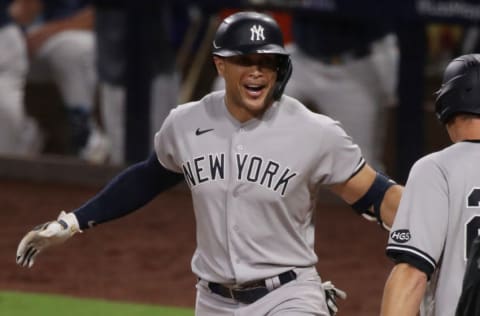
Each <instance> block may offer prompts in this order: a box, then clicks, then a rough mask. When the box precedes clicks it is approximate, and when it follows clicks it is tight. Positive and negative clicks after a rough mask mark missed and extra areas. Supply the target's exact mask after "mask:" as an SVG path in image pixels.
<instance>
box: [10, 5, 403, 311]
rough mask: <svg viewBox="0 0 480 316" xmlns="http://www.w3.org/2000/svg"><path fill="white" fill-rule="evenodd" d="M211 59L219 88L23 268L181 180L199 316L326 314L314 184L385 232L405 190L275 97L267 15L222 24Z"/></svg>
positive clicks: (32, 235) (278, 83)
mask: <svg viewBox="0 0 480 316" xmlns="http://www.w3.org/2000/svg"><path fill="white" fill-rule="evenodd" d="M213 55H214V57H213V59H214V62H215V66H216V68H217V70H218V72H219V74H220V75H221V76H222V77H224V78H225V82H226V85H225V86H226V90H224V91H218V92H214V93H211V94H208V95H207V96H205V97H204V98H203V99H201V100H200V101H197V102H191V103H187V104H184V105H180V106H178V107H176V108H175V109H174V110H172V111H171V113H170V115H169V116H168V117H167V119H166V120H165V122H164V124H163V125H162V127H161V129H160V131H159V132H158V133H157V134H156V136H155V151H156V152H155V153H154V154H152V156H151V157H149V158H148V159H147V160H146V161H144V162H141V163H138V164H135V165H133V166H131V167H130V168H128V169H127V170H126V171H124V172H123V173H121V174H120V175H119V176H117V177H116V178H115V179H113V180H112V182H111V183H110V184H108V185H107V187H106V188H105V189H104V190H103V191H101V192H100V193H99V194H98V195H96V196H95V197H93V198H92V199H91V200H89V201H88V202H87V203H86V204H84V205H83V206H81V207H80V208H78V209H77V210H75V211H73V212H70V213H64V212H62V213H61V214H60V216H59V217H58V219H57V220H56V221H53V222H48V223H46V224H44V225H41V226H39V227H38V228H37V229H34V230H32V231H31V232H29V233H28V234H27V235H26V236H25V237H24V238H23V239H22V241H21V242H20V244H19V247H18V250H17V262H18V264H20V265H21V266H26V267H31V266H32V265H33V263H34V259H35V257H36V256H37V254H38V253H39V252H41V251H43V250H44V249H45V248H47V247H49V246H51V245H54V244H57V243H61V242H63V241H65V240H66V239H68V238H69V237H71V236H72V235H74V234H75V233H78V232H80V231H81V230H85V229H88V228H90V227H92V226H94V225H95V224H99V223H102V222H106V221H108V220H112V219H114V218H118V217H120V216H123V215H125V214H127V213H130V212H132V211H134V210H136V209H138V208H139V207H141V206H142V205H144V204H145V203H147V202H149V201H150V200H151V199H153V198H154V197H155V196H156V195H157V194H158V193H160V192H162V191H164V190H166V189H167V188H169V187H171V186H172V185H174V184H175V183H177V182H178V181H180V180H181V179H182V174H183V177H184V178H185V180H186V182H187V184H188V186H189V187H190V190H191V193H192V197H193V206H194V212H195V217H196V224H197V225H196V232H197V249H196V251H195V253H194V255H193V259H192V270H193V272H194V273H195V275H196V276H198V279H199V281H198V284H197V301H196V315H209V316H212V315H219V316H220V315H225V316H226V315H237V316H240V315H329V310H328V306H327V303H326V298H325V291H324V290H326V288H325V286H324V285H322V281H321V279H320V277H319V275H318V273H317V271H316V269H315V264H316V263H317V256H316V254H315V253H314V247H313V243H314V221H313V211H314V209H315V205H316V202H315V199H316V197H317V193H318V190H317V189H318V187H319V186H320V185H323V186H327V187H329V188H330V189H331V190H332V191H333V192H335V193H336V194H338V195H339V196H340V197H341V198H343V199H344V200H345V201H346V202H347V203H350V204H352V206H353V207H354V208H355V209H356V210H357V211H358V212H360V213H362V214H364V215H365V216H367V217H369V218H375V219H376V220H378V221H379V222H382V221H383V222H384V223H385V224H386V225H391V223H392V222H393V217H394V214H395V212H396V209H397V206H398V203H399V200H400V195H401V192H402V187H401V186H399V185H396V184H395V183H394V182H393V181H391V180H389V179H388V178H387V177H385V176H383V175H381V174H378V173H376V172H375V171H374V170H373V169H372V168H371V167H370V166H369V165H368V164H366V162H365V160H364V159H363V158H362V155H361V152H360V149H359V147H358V146H357V145H355V144H354V143H353V142H352V139H351V138H350V137H349V136H348V135H347V134H346V133H345V132H344V130H343V129H342V128H341V126H340V124H339V123H338V122H336V121H334V120H332V119H330V118H328V117H326V116H323V115H319V114H314V113H312V112H310V111H309V110H308V109H307V108H306V107H304V106H303V105H302V104H301V103H300V102H298V101H297V100H295V99H293V98H290V97H288V96H286V95H282V94H283V89H284V87H285V85H286V83H287V81H288V79H289V76H290V73H291V70H292V69H291V63H290V58H289V56H288V53H287V52H286V51H285V49H284V46H283V38H282V34H281V31H280V29H279V27H278V25H277V24H276V22H275V21H274V20H273V19H272V18H271V17H269V16H268V15H264V14H260V13H255V12H240V13H236V14H234V15H231V16H230V17H227V18H226V19H225V20H224V21H223V22H222V23H221V25H220V26H219V28H218V30H217V33H216V36H215V39H214V42H213ZM319 135H320V137H319ZM330 302H331V301H330ZM334 307H335V306H333V308H332V309H334Z"/></svg>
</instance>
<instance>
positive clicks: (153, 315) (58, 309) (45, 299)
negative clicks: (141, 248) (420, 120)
mask: <svg viewBox="0 0 480 316" xmlns="http://www.w3.org/2000/svg"><path fill="white" fill-rule="evenodd" d="M0 315H1V316H57V315H58V316H60V315H61V316H193V315H194V312H193V310H191V309H186V308H174V307H160V306H153V305H143V304H130V303H118V302H111V301H102V300H90V299H78V298H72V297H65V296H57V295H45V294H31V293H28V294H27V293H20V292H0Z"/></svg>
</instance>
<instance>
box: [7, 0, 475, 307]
mask: <svg viewBox="0 0 480 316" xmlns="http://www.w3.org/2000/svg"><path fill="white" fill-rule="evenodd" d="M247 9H248V10H258V11H263V12H268V13H270V14H272V15H273V16H274V17H275V18H276V20H277V21H278V22H279V24H280V26H281V28H282V30H283V32H284V39H285V42H286V44H287V47H288V49H289V51H290V52H291V56H292V61H293V75H292V78H291V80H290V82H289V84H288V86H287V89H286V93H287V94H288V95H291V96H294V97H296V98H298V99H300V100H301V101H303V102H304V103H305V104H306V105H307V106H308V107H310V108H311V109H312V110H313V111H316V112H319V113H324V114H327V115H329V116H331V117H332V118H334V119H336V120H339V121H340V122H341V123H342V124H343V126H344V128H345V129H346V131H347V132H348V133H349V134H350V135H351V136H352V137H353V139H354V141H356V142H357V143H358V144H359V145H360V147H361V148H362V151H363V153H364V155H365V157H366V159H367V160H368V161H369V162H370V163H371V164H372V165H373V166H374V167H375V168H377V169H379V170H382V171H384V172H386V173H387V174H389V175H390V176H391V177H392V178H394V179H395V180H397V182H399V183H402V184H404V183H405V181H406V179H407V176H408V171H409V170H410V167H411V166H412V164H413V163H414V162H415V161H416V160H417V159H418V158H420V157H421V156H423V155H424V154H426V153H429V152H431V151H435V150H439V149H441V148H443V147H445V146H446V145H447V144H448V143H449V140H448V137H447V135H446V132H445V131H444V128H443V126H441V125H440V123H438V122H437V119H436V117H435V115H434V101H435V95H434V93H435V91H436V90H437V89H438V88H439V87H440V83H441V80H442V73H443V70H444V67H445V66H446V65H447V63H448V62H449V61H450V60H451V59H452V58H454V57H456V56H459V55H462V54H468V53H475V52H479V53H480V29H479V25H478V24H479V21H480V4H479V2H478V0H463V1H462V0H456V1H454V0H402V1H392V0H383V1H381V0H378V1H374V0H363V1H356V0H270V1H269V0H243V1H240V0H238V1H233V0H224V1H215V0H210V1H208V0H205V1H200V0H197V1H186V0H176V1H166V0H165V1H154V0H138V1H128V0H92V1H87V0H0V201H1V202H2V203H0V205H2V209H1V210H0V220H1V221H2V222H3V223H8V225H13V226H11V227H16V228H11V229H9V230H8V231H7V232H8V233H9V235H8V236H7V235H6V236H7V237H5V238H4V240H3V241H2V242H3V245H2V246H3V247H2V248H3V249H4V251H6V252H7V254H4V255H3V257H0V258H9V257H11V259H12V262H10V260H8V262H7V261H4V262H2V260H0V264H2V265H3V267H2V269H1V271H4V272H5V271H6V272H5V274H4V277H3V278H0V290H2V289H20V290H42V291H43V290H45V288H48V286H49V284H53V283H54V282H55V281H54V280H56V278H55V272H47V269H46V268H45V271H43V273H44V274H43V278H44V279H42V278H40V279H38V277H35V276H33V275H31V274H28V272H24V271H19V270H17V269H16V268H15V267H14V262H13V257H14V256H13V255H14V252H15V247H16V243H17V242H18V241H19V240H20V238H21V236H22V234H23V233H24V232H26V231H27V229H28V228H29V227H30V225H34V224H38V222H39V221H40V222H41V221H44V220H48V219H51V218H52V217H53V216H56V214H57V213H58V210H61V209H62V208H64V209H71V208H74V207H77V206H78V205H79V203H81V201H83V200H85V199H86V198H88V197H89V196H91V195H93V194H94V192H95V191H96V190H97V189H98V188H100V187H101V186H102V185H103V184H105V183H106V181H108V179H110V178H111V177H112V176H113V175H114V174H115V173H116V172H118V171H119V170H120V169H122V168H124V167H125V166H128V165H129V164H132V163H134V162H137V161H140V160H143V159H144V158H146V157H147V155H148V154H149V153H150V152H151V151H152V149H153V141H152V140H153V136H154V133H155V131H157V130H158V129H159V128H160V126H161V124H162V122H163V120H164V119H165V117H166V116H167V114H168V112H169V111H170V110H171V109H172V108H173V107H175V106H176V105H177V104H182V103H186V102H189V101H192V100H197V99H199V98H201V97H202V96H203V95H205V94H207V93H208V92H210V91H212V90H215V89H221V88H222V82H221V80H219V78H217V77H216V73H215V71H214V66H213V63H212V59H211V43H212V40H213V36H214V33H215V30H216V28H217V26H218V24H219V22H220V21H221V20H222V19H223V18H224V17H226V16H227V15H229V14H231V13H233V12H235V11H238V10H247ZM61 195H62V196H63V197H62V198H61V199H59V196H61ZM185 198H187V200H186V201H187V202H185ZM47 199H48V201H52V200H56V202H55V203H51V202H46V201H47ZM29 200H31V201H30V202H28V201H29ZM169 201H171V203H172V204H173V205H175V203H177V204H178V203H179V202H178V201H181V202H180V204H182V203H183V204H182V207H183V210H182V211H185V209H186V210H187V211H189V208H190V207H191V206H190V204H189V200H188V192H187V191H186V189H180V190H177V191H175V190H174V193H172V194H171V195H165V196H164V197H162V198H161V199H160V200H157V201H156V202H155V203H157V204H155V205H157V206H158V207H165V204H162V203H170V202H169ZM185 203H186V205H185ZM323 203H324V206H325V205H326V206H329V207H331V205H334V207H333V208H339V206H338V203H337V202H335V201H332V200H329V199H326V200H323ZM169 207H170V208H175V206H169ZM150 208H152V209H153V208H154V207H150ZM32 211H34V212H33V213H34V214H32ZM146 212H147V213H146V215H133V216H144V221H143V222H142V221H141V220H140V222H141V223H144V225H146V228H145V227H143V228H145V229H146V230H147V231H155V232H156V231H157V229H159V230H161V229H164V226H167V225H168V226H169V227H171V226H173V222H178V223H180V222H183V223H185V222H188V223H189V224H188V225H187V226H186V227H184V228H182V229H180V231H175V230H173V232H171V233H172V235H178V236H183V237H182V238H185V239H186V240H188V242H187V241H185V240H184V239H182V243H183V242H185V244H187V243H188V245H187V246H186V247H185V248H186V249H185V250H186V254H185V255H184V256H182V257H181V258H177V259H178V260H179V261H184V262H183V263H182V264H183V266H184V268H185V269H184V270H182V271H181V272H179V271H177V272H176V277H178V276H179V275H180V274H181V275H184V274H186V275H187V277H186V279H185V277H183V278H184V279H182V280H184V281H183V283H182V284H184V286H186V285H185V284H189V285H188V286H191V285H192V284H194V279H193V277H191V278H189V276H191V274H189V272H188V268H189V267H188V260H189V257H190V255H191V251H193V247H194V244H193V243H194V240H193V232H192V231H193V229H194V228H193V227H194V226H193V224H192V223H193V217H192V215H191V212H189V215H188V216H186V215H185V216H184V215H181V214H184V213H181V214H180V215H178V214H177V215H175V216H173V215H171V216H170V217H168V218H163V219H162V218H160V217H159V218H157V217H156V218H155V220H153V221H152V219H151V217H149V214H150V215H151V214H154V213H153V212H154V210H152V211H148V209H147V211H146ZM346 212H347V211H346V210H345V211H339V212H337V213H335V214H337V215H335V216H336V218H334V219H332V220H338V221H342V222H346V221H349V222H348V224H347V226H346V227H348V232H349V234H350V233H351V234H352V235H355V236H360V235H362V236H363V238H364V243H365V247H369V246H368V245H369V244H370V245H371V240H372V239H374V240H375V242H374V243H377V249H374V250H373V249H372V252H375V253H376V254H377V256H376V257H374V258H373V259H371V260H372V261H366V260H367V259H366V257H364V258H362V256H366V255H365V253H363V252H362V251H360V250H359V249H360V248H351V249H350V248H348V249H350V250H348V251H343V250H338V249H339V247H340V248H341V247H346V244H348V243H349V239H348V238H347V236H346V235H345V230H344V228H342V229H340V228H338V227H340V226H335V225H328V224H325V223H324V224H320V225H323V226H320V227H321V229H322V231H321V233H320V234H321V238H322V239H323V240H324V241H323V243H321V246H322V247H324V248H322V249H325V250H320V252H321V253H320V257H322V256H329V255H332V254H334V255H336V256H334V258H333V259H335V260H333V261H323V263H322V262H321V263H320V264H321V265H322V266H321V267H322V269H326V270H327V272H328V270H329V269H331V270H332V271H333V270H334V267H335V266H336V265H339V266H341V267H343V269H344V270H343V272H333V273H334V274H333V276H334V277H336V278H337V279H340V280H343V281H344V283H343V284H341V285H343V287H347V290H349V291H350V292H353V293H354V294H355V290H354V285H353V283H355V282H361V283H362V286H364V288H365V289H366V290H365V291H363V292H362V291H361V290H358V291H359V292H358V293H357V294H358V295H362V294H363V295H368V296H369V297H370V298H373V297H374V301H373V303H369V304H370V305H368V308H367V307H365V304H363V305H361V303H359V302H360V301H361V300H362V299H363V301H364V302H365V299H364V298H362V297H360V298H359V300H358V301H351V302H353V303H347V304H350V305H347V310H348V308H350V310H351V311H356V312H357V313H356V315H368V314H369V313H370V315H371V311H373V310H377V309H378V306H379V305H378V304H379V299H380V295H381V290H382V286H383V282H384V280H385V278H386V273H387V271H388V270H389V269H390V266H388V262H387V260H386V259H384V258H383V257H384V255H383V249H382V247H383V244H384V243H385V242H386V234H384V233H383V232H379V231H377V230H378V229H377V227H374V225H372V227H373V229H372V230H370V229H371V228H368V230H367V231H362V230H361V229H360V230H359V231H357V226H356V223H357V222H356V220H357V218H356V217H355V218H354V217H353V216H352V218H354V219H350V218H349V217H348V216H347V217H344V213H346ZM348 212H349V211H348ZM164 213H165V212H164ZM323 215H324V216H330V215H331V214H330V215H328V214H327V212H324V213H323ZM157 216H158V215H157ZM140 218H141V217H137V220H139V219H140ZM126 223H127V222H125V221H124V220H123V219H122V220H121V221H120V224H112V225H111V226H110V231H108V230H107V231H106V232H104V233H103V234H105V236H104V237H101V238H105V239H108V238H110V237H109V236H117V235H115V234H114V233H113V232H118V233H119V234H123V233H124V232H123V230H124V229H125V226H126ZM108 225H110V224H108ZM149 225H150V226H149ZM342 227H344V226H342ZM130 229H133V228H132V227H130ZM135 229H137V228H135ZM129 232H130V233H131V234H132V235H130V236H137V234H139V231H137V230H135V231H129ZM167 232H168V230H167ZM180 232H184V233H180ZM370 233H371V234H373V235H369V234H370ZM182 234H183V235H182ZM92 235H94V234H92ZM164 235H165V233H164ZM164 235H162V236H164ZM167 235H168V233H167ZM152 236H153V235H151V236H148V237H146V238H147V239H148V238H152ZM349 236H350V235H349ZM372 236H373V237H372ZM137 237H138V236H137ZM164 237H165V238H166V239H168V237H169V236H164ZM9 238H10V239H9ZM88 238H92V237H87V239H84V240H83V242H82V243H80V242H77V244H76V245H77V247H79V249H89V248H90V246H93V244H94V243H95V241H94V239H90V242H91V245H89V244H88V242H89V239H88ZM112 238H113V237H112ZM115 238H116V237H115ZM158 238H160V237H158ZM109 240H110V239H109ZM135 240H136V241H139V242H140V240H139V239H135V238H134V237H132V242H133V241H135ZM325 240H327V241H328V242H325ZM335 240H336V241H337V242H333V241H335ZM361 240H362V239H361V238H360V239H359V238H357V243H362V241H361ZM156 241H157V242H160V241H159V240H156ZM340 241H341V242H340ZM350 241H351V240H350ZM95 246H98V245H95ZM82 247H83V248H82ZM102 247H103V248H102ZM105 247H110V246H108V245H103V246H100V250H105V249H106V248H105ZM111 247H113V248H111V249H110V248H108V249H110V250H109V252H107V257H109V258H112V257H113V258H117V259H118V256H120V253H121V250H119V249H118V248H120V245H118V244H117V245H116V246H115V245H113V244H112V246H111ZM115 247H116V248H115ZM132 247H133V248H135V246H132ZM166 247H167V246H166ZM168 247H170V248H171V247H172V246H168ZM168 247H167V248H168ZM328 247H331V248H328ZM349 247H353V246H352V245H349ZM137 248H138V247H137ZM170 248H168V249H170ZM330 249H332V250H330ZM341 249H344V248H341ZM352 249H353V250H352ZM170 250H171V252H169V253H168V255H169V256H170V257H174V258H175V257H176V256H180V255H179V250H178V248H175V247H173V248H172V249H170ZM138 251H141V252H140V253H136V254H137V255H138V256H142V255H145V253H148V252H150V251H151V249H143V250H142V249H140V250H138ZM352 251H353V252H355V251H356V252H358V253H357V254H356V256H355V258H356V259H357V261H358V262H361V261H362V260H363V263H366V265H367V268H368V267H370V268H372V267H374V269H373V270H374V271H375V272H377V275H376V277H378V278H379V280H378V281H377V282H374V281H372V280H373V278H374V277H373V272H370V274H369V273H368V272H364V274H362V278H363V279H357V280H355V279H351V280H350V281H351V282H350V283H351V284H348V279H349V278H352V276H351V275H347V276H346V275H345V271H346V270H347V271H351V270H350V269H360V268H359V267H358V262H356V263H355V262H353V263H352V262H351V261H346V262H345V261H343V263H342V261H338V260H339V258H342V257H343V254H344V253H350V254H352ZM67 254H68V255H69V256H70V255H74V254H73V253H71V252H68V253H67ZM97 255H99V256H100V255H101V254H100V253H98V254H97ZM158 256H159V257H162V256H163V255H162V254H160V253H158ZM331 259H332V258H331ZM5 260H7V259H5ZM132 260H134V259H132ZM349 260H350V259H349ZM52 264H53V266H55V267H56V269H57V270H59V269H60V271H63V272H64V273H66V275H67V276H68V277H67V279H68V280H69V281H70V282H71V283H70V284H73V285H72V286H71V287H68V286H67V287H64V288H63V289H62V290H60V292H66V293H70V294H78V292H77V291H76V288H75V286H76V285H78V284H77V283H76V282H80V281H73V280H74V278H75V274H76V272H75V271H76V270H75V269H86V270H88V268H85V266H77V267H75V266H74V268H72V269H74V270H68V271H64V270H65V269H67V268H65V267H63V265H62V264H61V262H57V263H55V262H53V263H52ZM90 264H92V263H90ZM93 264H94V263H93ZM87 266H88V264H87ZM97 268H101V269H103V270H102V272H101V273H100V274H102V275H107V274H109V273H111V270H110V269H111V267H110V266H108V265H105V266H102V265H100V266H97ZM136 268H137V270H132V272H131V273H132V274H133V275H135V272H133V271H138V266H137V267H136ZM142 268H143V269H144V270H145V269H146V270H147V271H148V269H149V268H151V267H150V266H148V264H147V266H146V267H145V266H142ZM40 269H41V268H40ZM62 269H63V270H62ZM132 269H133V268H132ZM162 269H163V268H162ZM162 269H160V270H161V271H163V270H162ZM48 271H50V270H48ZM321 271H322V270H321ZM362 271H363V270H362ZM49 273H50V274H49ZM335 273H337V274H335ZM169 276H170V277H171V275H169V274H166V273H165V274H160V275H158V277H159V278H162V279H163V280H165V279H166V278H168V277H169ZM115 277H117V278H120V277H119V276H115ZM115 277H113V278H115ZM69 278H71V279H69ZM94 279H95V280H98V275H97V276H95V275H92V276H91V280H89V282H92V284H95V283H93V282H94ZM100 280H102V279H100ZM128 280H130V279H128ZM334 281H335V280H334ZM369 281H372V282H370V284H368V283H369ZM49 282H52V283H49ZM100 282H103V283H101V284H100V286H99V288H100V290H102V289H104V288H107V287H111V283H110V282H111V280H110V279H109V280H108V281H107V280H106V279H105V280H103V281H100ZM142 282H145V283H146V281H142ZM172 282H173V281H172ZM107 283H108V284H107ZM132 283H134V281H132V282H131V283H130V284H132ZM32 284H33V286H32ZM41 284H42V285H43V287H42V286H40V285H41ZM349 286H350V287H351V288H350V289H349ZM368 286H370V288H369V287H368ZM125 287H126V285H125V284H121V285H119V288H125ZM340 287H341V288H342V286H340ZM368 289H370V290H368ZM97 290H98V288H97ZM117 290H118V289H117ZM150 290H151V289H150ZM162 290H163V292H161V296H162V297H165V296H166V297H169V296H168V295H171V296H172V297H173V296H175V295H176V294H175V293H177V292H178V293H179V295H182V294H181V293H183V295H184V296H185V295H187V298H178V297H179V296H178V295H177V296H175V297H177V298H176V299H175V298H169V299H172V302H174V303H175V304H177V303H178V305H182V306H191V305H192V304H193V296H194V289H193V287H190V288H189V290H188V291H187V292H186V293H185V292H184V291H183V290H182V288H180V289H179V290H177V291H169V290H168V289H162ZM105 291H106V290H105ZM118 291H120V290H118ZM144 291H145V293H146V292H148V289H144ZM79 293H81V294H83V293H84V292H79ZM105 293H106V292H105ZM132 293H133V292H132ZM149 293H151V292H149ZM117 294H118V293H117V292H115V291H113V292H111V291H110V292H108V294H106V295H104V297H105V298H114V299H117V298H122V297H123V296H122V295H120V294H118V295H117ZM157 294H158V293H157ZM129 295H130V297H133V298H137V297H136V296H135V295H134V294H129ZM142 295H143V297H144V298H145V300H144V301H147V302H158V301H159V300H158V297H156V296H148V295H145V294H144V293H143V292H142V293H140V294H138V295H137V296H142ZM149 295H152V294H149ZM159 295H160V294H159ZM127 297H128V295H127ZM353 297H355V295H353ZM354 300H355V299H354ZM355 302H357V303H355ZM1 304H2V301H1V300H0V308H1V307H2V305H1ZM356 304H357V305H356ZM0 310H1V309H0ZM362 313H364V314H362ZM2 315H3V314H2Z"/></svg>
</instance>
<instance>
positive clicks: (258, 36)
mask: <svg viewBox="0 0 480 316" xmlns="http://www.w3.org/2000/svg"><path fill="white" fill-rule="evenodd" d="M263 30H264V29H263V27H262V26H261V25H253V26H252V27H251V28H250V32H251V33H252V35H251V36H250V40H251V41H260V40H262V41H264V40H265V36H263Z"/></svg>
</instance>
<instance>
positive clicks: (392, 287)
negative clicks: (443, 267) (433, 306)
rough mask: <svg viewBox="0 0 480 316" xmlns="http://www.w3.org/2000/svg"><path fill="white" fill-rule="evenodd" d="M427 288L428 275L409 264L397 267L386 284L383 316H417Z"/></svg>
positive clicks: (401, 264) (382, 309) (400, 264)
mask: <svg viewBox="0 0 480 316" xmlns="http://www.w3.org/2000/svg"><path fill="white" fill-rule="evenodd" d="M426 287H427V275H426V274H425V273H424V272H423V271H420V270H419V269H417V268H415V267H414V266H412V265H409V264H408V263H399V264H397V265H395V267H394V268H393V270H392V272H391V273H390V276H389V277H388V279H387V282H386V284H385V289H384V292H383V299H382V307H381V312H380V315H381V316H416V315H418V312H419V310H420V303H421V301H422V298H423V295H424V294H425V289H426Z"/></svg>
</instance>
